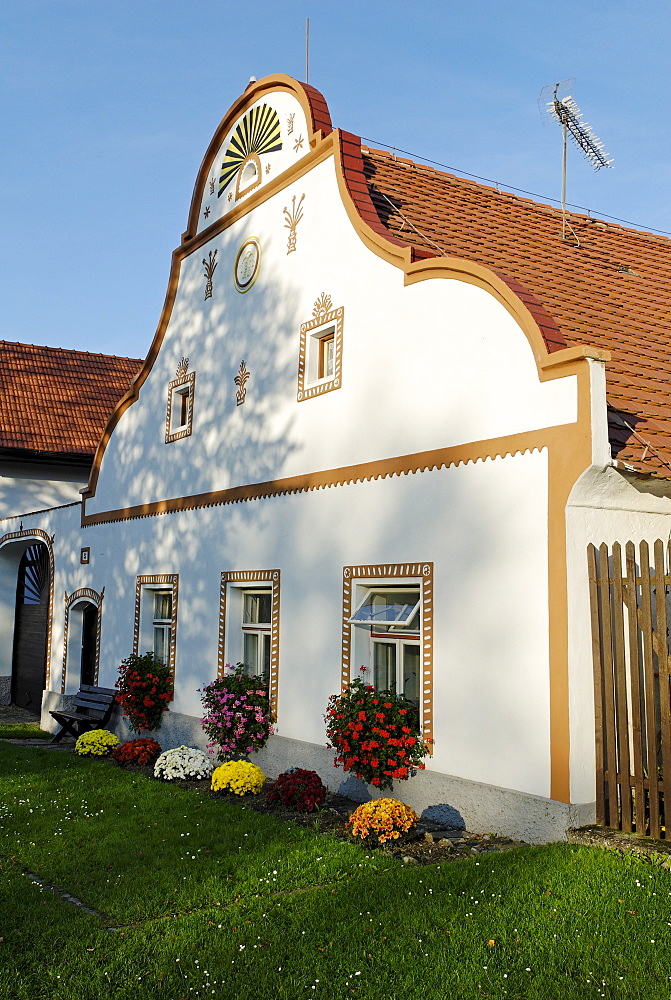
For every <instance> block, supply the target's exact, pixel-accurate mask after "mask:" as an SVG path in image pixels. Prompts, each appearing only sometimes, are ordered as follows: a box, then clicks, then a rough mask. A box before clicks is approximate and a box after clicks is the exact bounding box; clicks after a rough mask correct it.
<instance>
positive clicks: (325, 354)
mask: <svg viewBox="0 0 671 1000" xmlns="http://www.w3.org/2000/svg"><path fill="white" fill-rule="evenodd" d="M320 349H321V358H320V361H319V377H320V378H330V377H331V376H332V375H333V361H334V358H335V337H334V336H330V337H325V338H324V340H322V341H321V343H320Z"/></svg>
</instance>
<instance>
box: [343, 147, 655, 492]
mask: <svg viewBox="0 0 671 1000" xmlns="http://www.w3.org/2000/svg"><path fill="white" fill-rule="evenodd" d="M363 164H364V173H365V176H366V178H367V181H368V185H369V190H370V194H371V198H372V202H373V205H374V206H375V209H376V211H377V215H378V217H379V220H380V221H381V222H382V223H383V224H384V225H385V226H386V227H387V229H388V230H389V231H390V232H391V233H392V234H393V236H394V237H395V238H396V239H398V238H401V239H402V240H404V241H405V243H406V244H409V245H411V246H412V247H414V248H415V252H416V253H417V254H421V255H422V256H424V255H426V253H427V252H429V253H431V254H432V255H439V256H440V255H445V256H448V257H452V256H454V257H462V258H465V259H467V260H472V261H475V262H476V263H478V264H482V265H484V266H485V267H488V268H490V269H491V270H492V271H495V272H496V273H497V274H499V275H501V276H502V277H505V278H506V280H508V283H509V284H510V280H509V279H513V280H514V281H517V282H520V283H521V284H522V285H523V286H524V287H525V288H526V289H528V290H529V291H530V292H531V293H532V294H533V296H534V297H535V298H536V299H537V300H538V302H539V303H540V305H541V306H542V307H544V309H545V310H546V311H547V312H548V313H549V314H550V316H551V317H552V318H553V319H554V320H555V322H556V323H557V325H558V327H559V331H560V335H563V338H564V339H565V341H566V342H567V344H569V345H574V344H591V345H594V346H596V347H600V348H605V349H606V350H609V351H610V352H611V355H612V360H611V361H610V362H608V363H607V365H606V377H607V397H608V403H609V423H610V439H611V448H612V451H613V456H614V457H615V458H617V459H618V462H621V463H624V464H625V465H627V466H629V467H631V468H632V469H634V470H636V471H638V472H642V473H645V474H652V475H655V476H660V477H664V478H671V394H670V392H669V389H670V387H671V322H670V312H671V240H669V239H667V238H665V237H663V236H656V235H654V234H652V233H645V232H638V231H636V230H634V229H627V228H625V227H623V226H618V225H614V224H613V223H609V222H603V221H600V220H598V219H592V218H590V217H589V216H586V215H576V214H573V213H569V214H568V222H569V223H570V226H571V229H570V230H568V233H567V235H568V238H567V239H565V240H562V238H561V230H562V221H561V212H560V211H559V210H558V209H556V208H552V207H550V206H549V205H543V204H540V203H538V202H534V201H530V200H528V199H526V198H520V197H518V196H517V195H514V194H509V193H507V192H505V191H498V190H497V189H496V188H492V187H487V186H485V185H482V184H477V183H475V182H474V181H469V180H464V179H463V178H461V177H455V176H452V175H451V174H446V173H441V172H439V171H438V170H435V169H433V168H431V167H427V166H423V165H421V164H418V163H414V162H412V161H410V160H406V159H399V158H398V157H395V156H393V155H392V154H391V153H386V152H382V151H380V150H373V149H366V147H364V149H363ZM396 239H395V240H394V242H396ZM557 348H558V345H557V346H555V347H554V349H555V350H556V349H557Z"/></svg>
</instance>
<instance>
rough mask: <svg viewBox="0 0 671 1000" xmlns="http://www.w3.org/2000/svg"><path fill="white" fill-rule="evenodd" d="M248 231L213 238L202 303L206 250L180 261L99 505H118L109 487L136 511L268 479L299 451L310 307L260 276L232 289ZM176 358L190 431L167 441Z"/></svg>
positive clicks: (105, 468)
mask: <svg viewBox="0 0 671 1000" xmlns="http://www.w3.org/2000/svg"><path fill="white" fill-rule="evenodd" d="M249 235H253V234H252V233H251V231H249V230H245V231H243V232H240V231H239V230H236V233H235V235H233V234H231V233H230V232H227V233H224V234H222V235H221V236H220V237H218V238H217V239H216V240H215V241H214V243H215V244H216V245H217V248H218V249H219V259H220V260H221V263H222V267H221V268H220V272H221V274H220V278H219V282H217V281H216V278H217V277H219V273H218V272H215V286H214V294H213V296H212V298H211V299H208V300H206V301H205V300H203V287H204V279H203V277H202V274H201V272H202V267H201V265H200V258H201V257H202V253H203V251H202V249H201V250H199V251H197V252H196V253H195V254H194V255H193V257H194V258H197V259H193V260H192V259H191V258H188V259H187V260H185V261H183V262H182V271H181V277H180V287H179V292H178V296H177V300H176V302H175V304H174V307H173V311H172V315H171V319H170V323H169V327H168V331H167V332H166V335H165V338H164V341H163V345H162V347H161V350H160V352H159V355H158V358H157V359H156V362H155V364H154V367H153V369H152V371H151V372H150V374H149V376H148V378H147V381H146V382H145V383H144V385H143V386H142V388H141V390H140V396H139V400H138V401H137V402H135V403H134V404H133V405H132V406H131V407H130V409H129V410H128V411H126V413H125V414H124V416H123V417H122V418H121V421H120V422H119V424H118V425H117V427H116V429H115V431H114V434H113V436H112V439H111V442H110V445H109V446H108V449H107V452H106V453H105V456H104V459H103V464H102V470H101V478H100V482H99V484H98V490H97V496H96V500H95V503H94V506H95V507H96V508H98V507H99V506H101V507H103V508H105V507H107V506H109V507H111V508H114V507H115V506H116V503H109V504H108V501H107V500H106V498H105V495H104V488H105V487H104V484H105V483H109V484H110V485H111V486H112V489H113V490H114V491H115V492H116V491H117V490H118V494H119V495H120V496H121V498H122V500H123V503H124V505H126V504H128V505H135V504H141V503H147V502H153V501H157V500H163V499H166V498H171V497H179V496H189V495H192V494H198V493H203V492H209V491H211V490H219V489H227V488H230V487H233V486H239V485H241V484H245V483H258V482H266V481H269V480H273V479H276V478H278V477H281V476H282V475H283V471H284V468H285V465H286V460H287V458H288V457H289V455H290V454H291V453H292V452H294V451H295V450H296V449H297V448H298V447H299V444H298V442H297V441H296V439H295V436H294V434H293V427H294V423H295V403H296V390H297V370H298V346H299V331H300V322H301V320H305V319H306V318H308V317H307V316H303V315H302V313H303V312H305V311H306V308H307V306H306V304H304V303H302V302H300V301H299V300H298V293H294V292H291V291H290V290H289V291H288V290H287V287H286V285H284V284H283V285H281V286H280V284H279V282H277V281H275V280H274V279H273V278H272V277H270V276H268V275H267V274H264V272H263V271H262V272H261V275H260V277H259V279H258V280H257V282H256V284H255V285H254V286H253V287H252V288H251V289H250V290H249V292H247V293H245V294H240V293H238V292H237V291H236V290H235V287H234V285H233V280H232V276H231V275H229V274H228V270H229V268H228V264H227V261H228V259H229V257H230V256H231V255H234V251H235V249H237V247H238V246H239V245H240V244H241V243H242V242H243V241H244V239H245V238H246V237H247V236H249ZM268 256H270V251H269V252H268ZM267 270H268V271H269V270H270V268H269V267H268V268H267ZM318 291H319V290H318ZM315 294H317V293H315ZM307 311H308V312H309V309H307ZM299 317H300V319H299ZM182 357H186V358H188V359H189V364H190V370H192V371H194V372H195V373H196V385H195V393H194V408H193V432H192V434H191V436H189V437H185V438H183V439H181V440H177V441H173V442H171V443H169V444H166V443H165V414H166V406H167V392H168V382H169V381H170V380H171V379H173V378H174V377H175V370H176V367H177V365H178V364H179V362H180V360H181V358H182ZM243 361H244V362H245V367H246V369H247V371H248V372H249V373H250V375H249V378H248V379H247V381H246V384H245V386H244V388H245V390H246V395H245V399H244V402H243V403H242V405H240V404H239V403H238V398H237V396H236V393H237V392H238V389H239V386H238V385H237V384H236V382H235V377H236V375H238V374H239V372H240V366H241V364H242V362H243Z"/></svg>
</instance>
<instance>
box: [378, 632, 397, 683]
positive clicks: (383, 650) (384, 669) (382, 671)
mask: <svg viewBox="0 0 671 1000" xmlns="http://www.w3.org/2000/svg"><path fill="white" fill-rule="evenodd" d="M373 687H374V688H375V690H376V691H395V690H396V645H395V644H392V643H389V642H374V643H373Z"/></svg>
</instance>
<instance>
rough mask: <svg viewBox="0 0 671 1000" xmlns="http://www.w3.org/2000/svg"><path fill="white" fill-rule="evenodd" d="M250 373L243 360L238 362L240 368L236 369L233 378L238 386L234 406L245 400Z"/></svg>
mask: <svg viewBox="0 0 671 1000" xmlns="http://www.w3.org/2000/svg"><path fill="white" fill-rule="evenodd" d="M251 374H252V373H251V372H250V371H249V369H248V368H247V365H246V364H245V362H244V361H241V362H240V368H239V369H238V374H237V375H236V376H235V379H234V380H233V381H234V382H235V384H236V385H237V387H238V391H237V392H236V394H235V398H236V400H237V402H236V404H235V405H236V406H241V405H242V404H243V403H244V401H245V396H246V395H247V380H248V379H249V376H250V375H251Z"/></svg>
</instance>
